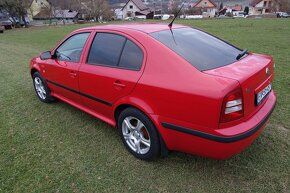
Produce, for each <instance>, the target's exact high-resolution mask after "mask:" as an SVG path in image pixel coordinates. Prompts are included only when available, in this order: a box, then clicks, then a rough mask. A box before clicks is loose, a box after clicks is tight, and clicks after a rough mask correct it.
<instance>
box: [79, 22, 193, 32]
mask: <svg viewBox="0 0 290 193" xmlns="http://www.w3.org/2000/svg"><path fill="white" fill-rule="evenodd" d="M187 27H188V26H184V25H179V24H174V25H173V26H172V29H178V28H187ZM106 29H107V30H126V29H127V30H136V31H141V32H144V33H147V34H148V33H153V32H157V31H162V30H168V29H169V27H168V24H164V23H124V24H109V25H97V26H92V27H86V28H82V29H80V30H106Z"/></svg>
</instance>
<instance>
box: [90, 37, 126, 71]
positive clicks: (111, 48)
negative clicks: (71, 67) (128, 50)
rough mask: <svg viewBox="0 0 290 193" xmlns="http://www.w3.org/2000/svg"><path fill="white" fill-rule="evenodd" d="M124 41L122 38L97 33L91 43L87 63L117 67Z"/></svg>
mask: <svg viewBox="0 0 290 193" xmlns="http://www.w3.org/2000/svg"><path fill="white" fill-rule="evenodd" d="M125 41H126V38H125V37H123V36H119V35H115V34H109V33H98V34H97V35H96V37H95V39H94V41H93V43H92V46H91V50H90V53H89V57H88V63H89V64H101V65H106V66H117V65H118V62H119V58H120V56H121V53H122V50H123V46H124V43H125Z"/></svg>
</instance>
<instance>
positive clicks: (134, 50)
mask: <svg viewBox="0 0 290 193" xmlns="http://www.w3.org/2000/svg"><path fill="white" fill-rule="evenodd" d="M142 61H143V52H142V50H141V49H140V48H139V47H138V46H137V45H136V44H134V43H133V42H132V41H130V40H127V41H126V44H125V47H124V50H123V53H122V56H121V59H120V63H119V66H120V67H123V68H128V69H136V70H139V69H140V68H141V65H142Z"/></svg>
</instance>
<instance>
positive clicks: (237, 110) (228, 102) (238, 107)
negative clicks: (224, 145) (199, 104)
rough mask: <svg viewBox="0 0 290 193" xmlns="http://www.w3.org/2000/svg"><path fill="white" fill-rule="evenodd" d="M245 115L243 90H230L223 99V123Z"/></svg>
mask: <svg viewBox="0 0 290 193" xmlns="http://www.w3.org/2000/svg"><path fill="white" fill-rule="evenodd" d="M243 116H244V106H243V95H242V90H241V89H240V88H239V89H236V90H234V91H232V92H230V93H229V94H228V95H227V96H226V97H225V98H224V101H223V106H222V112H221V119H220V122H221V123H225V122H229V121H233V120H236V119H239V118H241V117H243Z"/></svg>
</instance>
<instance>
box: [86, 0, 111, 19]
mask: <svg viewBox="0 0 290 193" xmlns="http://www.w3.org/2000/svg"><path fill="white" fill-rule="evenodd" d="M84 3H85V4H86V5H87V7H88V9H89V10H88V12H89V15H90V16H91V17H93V18H94V19H95V20H96V21H99V19H100V18H101V17H104V18H106V17H108V16H111V11H110V8H109V5H108V2H107V1H106V0H86V1H85V2H84Z"/></svg>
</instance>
